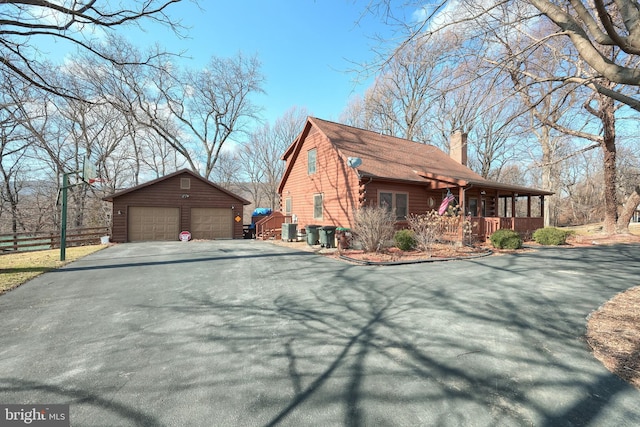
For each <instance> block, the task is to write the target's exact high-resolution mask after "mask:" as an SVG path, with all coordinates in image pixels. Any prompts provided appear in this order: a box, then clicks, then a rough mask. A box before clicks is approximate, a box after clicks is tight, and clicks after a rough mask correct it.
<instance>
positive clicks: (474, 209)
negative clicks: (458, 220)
mask: <svg viewBox="0 0 640 427" xmlns="http://www.w3.org/2000/svg"><path fill="white" fill-rule="evenodd" d="M467 215H471V216H477V215H478V199H476V198H475V197H470V198H469V208H468V209H467Z"/></svg>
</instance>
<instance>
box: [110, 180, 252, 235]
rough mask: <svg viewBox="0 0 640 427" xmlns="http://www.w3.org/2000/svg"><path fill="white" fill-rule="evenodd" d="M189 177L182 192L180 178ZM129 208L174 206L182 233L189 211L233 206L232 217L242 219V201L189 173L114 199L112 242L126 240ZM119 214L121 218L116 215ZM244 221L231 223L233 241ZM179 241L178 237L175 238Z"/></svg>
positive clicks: (189, 222)
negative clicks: (187, 187) (186, 185)
mask: <svg viewBox="0 0 640 427" xmlns="http://www.w3.org/2000/svg"><path fill="white" fill-rule="evenodd" d="M181 178H189V179H190V181H191V188H190V189H189V190H183V189H181V188H180V179H181ZM183 194H189V198H186V199H183V198H182V195H183ZM130 206H156V207H174V208H175V207H177V208H180V227H181V230H190V229H191V208H229V210H231V209H230V206H234V207H235V210H234V211H233V216H234V217H235V216H236V214H238V215H240V217H242V211H243V209H242V207H243V203H242V200H240V199H236V198H234V197H232V196H231V195H229V194H225V193H223V192H221V191H219V190H217V189H216V188H215V187H212V186H211V185H208V184H207V183H206V182H203V181H201V180H200V179H198V178H196V177H195V176H193V175H191V174H189V173H186V172H184V173H181V174H177V175H175V176H170V177H168V178H167V179H165V180H161V181H159V182H156V183H154V184H153V185H149V186H144V187H142V188H140V189H137V190H134V191H131V192H129V193H126V194H123V195H121V196H117V197H114V198H113V225H112V231H111V233H112V237H111V240H112V241H113V242H116V243H124V242H127V241H128V235H127V234H128V230H127V225H126V224H127V214H128V207H130ZM118 211H121V212H122V215H118ZM242 224H243V221H242V220H241V221H239V222H236V221H235V220H234V221H233V238H234V239H241V238H242ZM176 240H178V236H176Z"/></svg>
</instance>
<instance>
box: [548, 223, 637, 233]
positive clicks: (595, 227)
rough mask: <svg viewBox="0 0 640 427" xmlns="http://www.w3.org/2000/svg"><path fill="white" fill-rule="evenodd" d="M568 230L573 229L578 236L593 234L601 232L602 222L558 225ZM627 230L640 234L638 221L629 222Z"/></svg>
mask: <svg viewBox="0 0 640 427" xmlns="http://www.w3.org/2000/svg"><path fill="white" fill-rule="evenodd" d="M560 228H564V229H568V230H573V231H574V232H575V233H576V235H578V236H593V235H594V234H598V233H601V232H602V223H601V222H600V223H593V224H587V225H576V226H571V227H560ZM629 232H630V233H631V234H634V235H636V236H640V223H639V222H632V223H631V224H629Z"/></svg>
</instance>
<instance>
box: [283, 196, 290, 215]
mask: <svg viewBox="0 0 640 427" xmlns="http://www.w3.org/2000/svg"><path fill="white" fill-rule="evenodd" d="M284 214H285V215H291V197H287V198H286V199H284Z"/></svg>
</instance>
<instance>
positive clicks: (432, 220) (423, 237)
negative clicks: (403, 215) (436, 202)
mask: <svg viewBox="0 0 640 427" xmlns="http://www.w3.org/2000/svg"><path fill="white" fill-rule="evenodd" d="M407 222H408V223H409V228H410V229H411V231H413V233H414V237H415V239H416V245H417V247H418V248H420V249H421V250H423V251H425V252H429V251H430V250H431V247H432V246H433V245H434V244H435V243H436V242H438V241H442V240H443V239H444V236H445V235H446V234H447V231H448V230H456V228H457V227H458V224H459V222H460V217H458V216H448V215H442V216H441V215H438V212H436V211H430V212H427V213H424V214H422V215H415V214H410V215H409V216H407Z"/></svg>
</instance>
